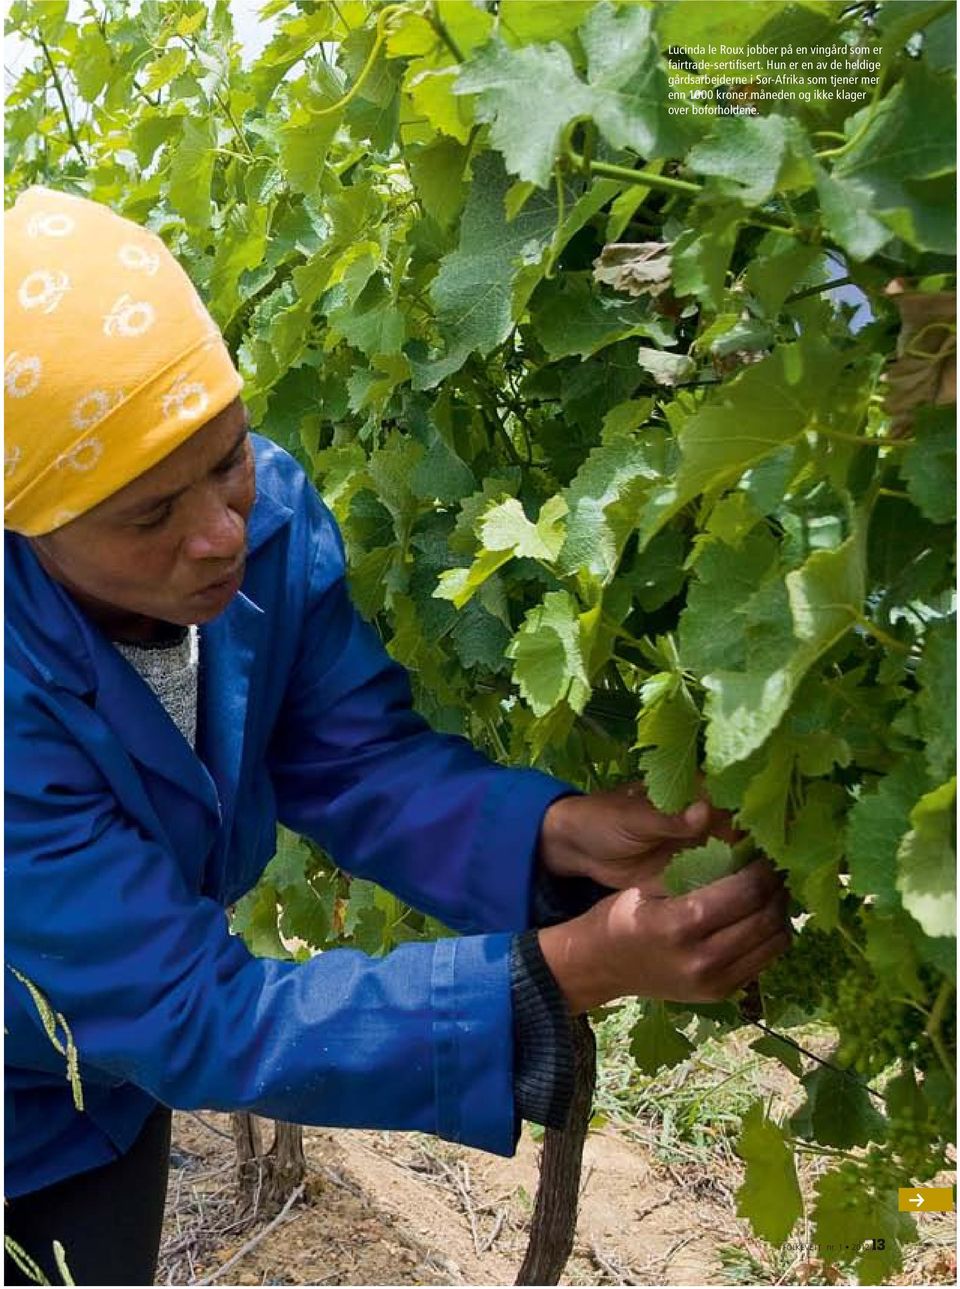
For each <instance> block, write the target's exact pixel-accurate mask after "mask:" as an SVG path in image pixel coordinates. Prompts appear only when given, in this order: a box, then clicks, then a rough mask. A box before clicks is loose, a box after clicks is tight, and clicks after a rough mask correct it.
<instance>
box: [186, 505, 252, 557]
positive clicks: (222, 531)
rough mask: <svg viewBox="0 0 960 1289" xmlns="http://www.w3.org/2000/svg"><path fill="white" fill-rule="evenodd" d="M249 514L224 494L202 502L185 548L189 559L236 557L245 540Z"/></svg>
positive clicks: (240, 551) (241, 550) (241, 549)
mask: <svg viewBox="0 0 960 1289" xmlns="http://www.w3.org/2000/svg"><path fill="white" fill-rule="evenodd" d="M246 535H247V523H246V517H245V516H244V515H242V514H241V513H239V511H236V510H234V509H233V507H232V506H231V505H230V504H229V502H228V501H227V500H225V499H224V498H223V497H221V496H218V497H213V498H210V499H209V500H207V502H206V503H205V504H204V505H203V508H202V511H201V513H199V514H198V515H197V517H196V520H195V522H194V523H193V525H192V526H191V529H190V533H189V536H188V537H187V540H186V542H185V543H184V549H185V553H186V555H187V557H188V558H189V559H197V560H204V559H236V557H237V556H238V555H240V554H241V553H242V552H243V548H244V545H245V542H246Z"/></svg>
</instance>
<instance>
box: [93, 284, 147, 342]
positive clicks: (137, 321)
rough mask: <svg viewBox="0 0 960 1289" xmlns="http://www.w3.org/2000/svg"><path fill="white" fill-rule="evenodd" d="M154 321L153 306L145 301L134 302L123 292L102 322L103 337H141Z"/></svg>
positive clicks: (128, 294) (127, 293)
mask: <svg viewBox="0 0 960 1289" xmlns="http://www.w3.org/2000/svg"><path fill="white" fill-rule="evenodd" d="M155 319H156V314H155V312H154V308H153V305H152V304H150V303H149V302H148V301H147V300H134V299H133V297H132V296H131V295H130V293H129V291H127V292H124V294H123V295H121V296H120V297H119V298H118V299H117V300H116V301H115V302H114V305H113V308H112V309H111V310H110V312H109V313H108V314H107V315H106V317H105V318H104V320H103V334H104V335H105V336H142V335H143V333H144V332H145V331H149V330H150V328H151V327H152V326H153V324H154V321H155Z"/></svg>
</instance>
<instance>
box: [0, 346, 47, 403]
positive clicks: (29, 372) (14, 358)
mask: <svg viewBox="0 0 960 1289" xmlns="http://www.w3.org/2000/svg"><path fill="white" fill-rule="evenodd" d="M41 371H42V365H41V363H40V359H39V358H38V357H37V355H36V354H19V353H17V351H16V350H14V351H13V353H12V354H10V355H9V356H8V358H7V360H6V362H5V363H4V365H3V384H4V387H5V389H6V391H7V393H8V394H9V395H10V397H11V398H26V396H27V395H28V394H32V393H33V391H34V390H35V389H36V388H37V386H38V385H39V384H40V372H41Z"/></svg>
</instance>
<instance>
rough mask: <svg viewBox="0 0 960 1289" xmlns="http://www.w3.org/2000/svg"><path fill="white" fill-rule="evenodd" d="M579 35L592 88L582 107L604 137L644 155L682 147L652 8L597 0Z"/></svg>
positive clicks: (682, 131) (681, 122)
mask: <svg viewBox="0 0 960 1289" xmlns="http://www.w3.org/2000/svg"><path fill="white" fill-rule="evenodd" d="M580 40H581V43H582V45H583V48H584V51H585V52H586V55H587V79H588V80H589V82H590V88H591V90H592V94H591V95H590V97H589V99H588V103H589V106H588V108H587V111H588V112H592V115H593V119H594V120H595V121H596V123H597V125H598V127H599V129H600V132H601V133H602V134H603V135H604V136H605V138H606V139H607V140H608V141H609V142H610V143H611V144H612V145H613V146H614V147H615V148H633V149H634V150H635V151H636V152H639V153H640V154H641V155H642V156H644V157H649V158H654V157H664V156H671V155H678V154H680V153H682V152H683V151H685V149H686V144H687V142H688V141H689V138H690V136H691V130H690V127H689V123H688V122H687V120H686V119H685V118H684V117H682V116H670V115H669V114H668V112H667V94H668V91H669V88H670V86H669V82H668V80H667V75H666V72H665V70H664V67H663V62H662V59H661V56H660V45H659V42H658V40H657V36H656V32H655V30H654V14H653V11H652V10H651V9H648V8H646V7H645V6H643V5H629V6H626V7H615V6H614V5H612V4H610V3H608V2H607V0H600V3H599V4H595V5H593V6H592V8H591V10H590V13H589V16H588V17H587V20H586V21H585V22H584V24H583V26H582V27H581V28H580ZM574 115H576V113H575V112H572V113H571V117H572V116H574Z"/></svg>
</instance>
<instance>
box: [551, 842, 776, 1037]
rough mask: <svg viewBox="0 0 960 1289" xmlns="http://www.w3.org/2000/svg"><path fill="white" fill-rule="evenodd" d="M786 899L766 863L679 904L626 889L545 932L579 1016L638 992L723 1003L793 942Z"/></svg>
mask: <svg viewBox="0 0 960 1289" xmlns="http://www.w3.org/2000/svg"><path fill="white" fill-rule="evenodd" d="M787 902H788V895H787V892H786V890H785V888H784V885H783V881H782V879H781V878H780V877H779V876H778V875H777V874H776V872H775V871H774V869H773V867H772V866H771V864H770V863H769V861H767V860H755V861H754V862H753V863H752V864H749V865H748V866H747V867H746V868H743V869H741V870H740V871H739V872H738V873H732V874H731V875H730V876H729V877H724V878H721V879H720V880H719V881H717V882H711V883H710V885H709V886H702V887H700V888H699V889H698V890H696V891H691V892H690V893H689V894H687V895H680V896H676V897H674V898H665V897H655V898H650V897H649V896H645V895H644V894H643V893H642V892H641V891H639V890H637V889H636V888H632V889H630V890H625V891H620V892H618V893H617V894H616V895H610V896H608V897H607V898H606V899H604V900H601V901H600V902H599V903H598V904H595V905H594V906H593V908H592V909H590V910H589V911H588V912H587V913H584V914H583V915H582V916H580V917H577V918H572V919H571V920H570V921H569V922H562V923H560V925H559V926H552V927H545V928H544V929H543V930H541V931H539V932H538V937H539V941H540V948H541V951H542V952H543V956H544V958H545V959H546V962H547V966H548V967H549V968H550V970H551V972H552V973H553V976H554V978H555V980H556V982H557V984H558V985H559V987H560V991H561V993H562V994H563V996H564V998H565V999H566V1001H567V1005H568V1006H569V1008H570V1010H571V1012H573V1013H574V1014H576V1013H579V1012H584V1011H589V1010H590V1009H591V1008H592V1007H598V1006H600V1005H601V1004H602V1003H606V1002H610V1001H611V1000H612V999H614V998H622V997H624V996H626V995H629V994H636V995H639V996H641V997H644V998H664V999H668V1000H670V1001H671V1002H717V1001H719V1000H720V999H723V998H728V997H729V996H730V995H731V994H732V993H734V992H735V991H736V990H737V989H738V988H739V987H740V986H741V985H743V984H745V983H746V982H747V981H748V980H752V979H753V978H754V977H755V976H756V975H757V973H758V972H759V971H762V970H763V968H764V967H766V966H767V965H768V964H769V963H770V962H772V961H773V959H774V958H777V957H779V956H780V954H782V953H783V952H784V951H785V950H786V949H787V948H788V946H789V944H790V929H789V922H788V920H787Z"/></svg>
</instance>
